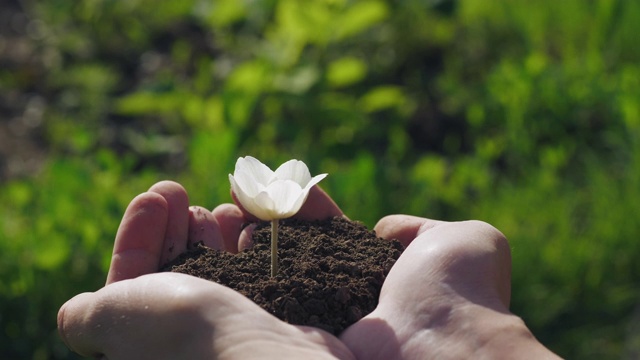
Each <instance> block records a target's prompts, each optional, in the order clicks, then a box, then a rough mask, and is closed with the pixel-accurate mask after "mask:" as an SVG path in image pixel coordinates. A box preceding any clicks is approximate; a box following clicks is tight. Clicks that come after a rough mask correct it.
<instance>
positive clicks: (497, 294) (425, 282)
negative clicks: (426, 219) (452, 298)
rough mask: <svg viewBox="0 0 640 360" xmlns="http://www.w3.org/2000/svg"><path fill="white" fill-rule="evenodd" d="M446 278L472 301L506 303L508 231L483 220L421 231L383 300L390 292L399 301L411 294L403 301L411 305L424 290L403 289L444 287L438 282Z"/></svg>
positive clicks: (392, 274)
mask: <svg viewBox="0 0 640 360" xmlns="http://www.w3.org/2000/svg"><path fill="white" fill-rule="evenodd" d="M427 224H428V223H427ZM423 227H424V226H423ZM442 283H447V286H448V288H449V289H451V290H454V291H455V293H456V294H457V295H459V296H460V297H463V298H465V299H466V300H468V301H472V302H478V303H479V302H483V301H488V302H491V301H493V300H499V302H500V303H501V305H503V306H507V307H508V304H509V298H510V290H511V288H510V284H511V254H510V249H509V244H508V242H507V240H506V238H505V237H504V235H503V234H502V233H501V232H500V231H498V230H497V229H495V228H494V227H493V226H491V225H489V224H487V223H484V222H481V221H462V222H450V223H447V222H440V223H439V224H436V226H432V227H431V228H429V229H427V230H424V231H422V232H421V233H419V234H418V236H417V237H416V238H415V239H414V240H413V241H412V242H411V244H410V245H409V246H407V248H406V249H405V251H404V252H403V254H402V255H401V256H400V258H399V259H398V261H397V262H396V264H395V265H394V267H393V268H392V269H391V272H390V273H389V275H388V277H387V279H386V280H385V283H384V285H383V288H382V292H381V296H380V301H381V302H382V300H383V297H384V296H386V294H390V295H389V296H391V297H395V300H399V299H400V297H401V296H407V298H406V299H403V300H402V301H403V302H406V303H407V304H414V303H420V301H418V300H419V297H421V296H424V294H420V293H419V291H414V292H409V291H406V289H405V290H402V289H404V287H405V286H409V284H416V285H417V284H421V285H422V286H424V288H425V289H437V290H440V289H439V288H438V286H437V284H442ZM385 288H386V289H385ZM414 296H417V297H418V298H415V299H414V298H413V297H414ZM414 300H415V301H414ZM486 305H487V306H489V305H490V304H486ZM492 305H494V306H496V307H499V306H498V305H496V304H492Z"/></svg>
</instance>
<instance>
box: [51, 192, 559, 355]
mask: <svg viewBox="0 0 640 360" xmlns="http://www.w3.org/2000/svg"><path fill="white" fill-rule="evenodd" d="M188 203H189V202H188V197H187V193H186V191H185V190H184V188H182V186H180V185H179V184H177V183H174V182H169V181H164V182H160V183H158V184H156V185H154V186H152V187H151V189H150V190H149V191H148V192H145V193H143V194H141V195H139V196H137V197H136V198H135V199H133V200H132V201H131V203H130V204H129V207H128V208H127V210H126V212H125V214H124V217H123V219H122V222H121V224H120V228H119V230H118V233H117V235H116V240H115V244H114V250H113V257H112V262H111V267H110V269H109V274H108V276H107V283H106V286H105V287H103V288H102V289H100V290H98V291H96V292H94V293H83V294H80V295H77V296H75V297H74V298H72V299H71V300H69V301H68V302H67V303H65V304H64V305H63V306H62V307H61V309H60V311H59V313H58V329H59V332H60V335H61V337H62V339H63V340H64V342H65V343H66V344H67V346H68V347H69V348H71V349H72V350H73V351H75V352H77V353H79V354H81V355H84V356H90V357H96V358H103V359H176V358H183V359H185V358H188V359H258V358H259V359H269V358H274V359H302V358H305V359H427V358H438V359H441V358H442V359H466V358H477V359H481V358H490V359H500V358H505V359H507V358H509V359H511V358H522V359H524V358H531V359H554V358H557V356H555V355H554V354H553V353H551V352H550V351H549V350H547V349H546V348H545V347H544V346H542V345H541V344H540V343H539V342H538V341H537V340H536V339H535V338H534V337H533V335H532V334H531V332H530V331H529V330H528V329H527V327H526V326H525V324H524V323H523V322H522V320H521V319H520V318H518V317H517V316H515V315H513V314H511V313H510V312H509V310H508V307H509V298H510V270H511V257H510V253H509V246H508V243H507V241H506V239H505V237H504V236H503V235H502V234H501V233H500V232H499V231H498V230H496V229H495V228H493V227H492V226H491V225H488V224H486V223H483V222H479V221H466V222H443V221H436V220H430V219H425V218H419V217H414V216H407V215H391V216H387V217H385V218H383V219H381V220H380V221H379V222H378V224H377V225H376V227H375V230H376V232H377V233H378V235H379V236H382V237H384V238H395V239H398V240H400V241H401V242H402V243H403V244H404V245H405V246H407V248H406V250H405V252H404V253H403V254H402V256H401V257H400V259H399V260H398V261H397V263H396V264H395V265H394V267H393V269H392V270H391V272H390V273H389V276H388V277H387V279H386V281H385V283H384V285H383V288H382V292H381V296H380V302H379V306H378V307H377V308H376V309H375V310H374V311H373V312H372V313H371V314H369V315H367V316H366V317H364V318H363V319H362V320H360V321H359V322H357V323H356V324H354V325H352V326H351V327H350V328H348V329H347V330H345V332H343V333H342V334H341V335H340V337H339V338H338V337H335V336H333V335H330V334H329V333H326V332H324V331H322V330H320V329H316V328H312V327H304V326H294V325H289V324H287V323H284V322H282V321H280V320H279V319H277V318H275V317H273V316H272V315H270V314H268V313H267V312H266V311H264V310H262V309H261V308H259V307H258V306H257V305H255V304H254V303H253V302H251V301H250V300H248V299H247V298H245V297H244V296H243V295H241V294H239V293H237V292H235V291H233V290H231V289H229V288H226V287H224V286H222V285H219V284H216V283H213V282H210V281H206V280H202V279H198V278H196V277H192V276H188V275H183V274H176V273H157V271H158V269H159V267H160V266H161V264H163V263H164V262H166V261H168V260H170V259H173V258H174V257H176V256H178V255H179V254H180V253H181V252H183V251H184V250H185V249H186V248H187V247H188V246H189V244H191V243H195V242H198V241H204V242H205V244H207V245H208V246H210V247H213V248H216V249H222V250H226V251H230V252H237V251H238V249H239V248H242V247H243V246H248V244H250V236H251V234H250V230H251V228H250V227H245V230H242V224H244V223H246V222H248V221H249V220H252V218H251V216H249V215H248V214H245V213H244V212H243V210H242V209H241V208H240V207H238V206H236V205H233V204H223V205H220V206H218V207H216V208H215V209H214V210H213V211H208V210H206V209H204V208H201V207H189V205H188ZM329 216H343V214H342V211H341V210H340V209H339V207H338V206H337V205H336V204H335V203H334V202H333V201H332V200H331V198H329V196H327V194H326V193H324V192H323V191H322V190H321V189H320V188H319V187H314V188H313V189H312V191H311V193H310V195H309V198H308V200H307V202H306V203H305V205H304V206H303V208H302V209H301V210H300V212H299V213H298V214H297V215H296V217H299V218H302V219H307V220H313V219H322V218H326V217H329ZM247 229H248V230H247ZM243 244H244V245H243Z"/></svg>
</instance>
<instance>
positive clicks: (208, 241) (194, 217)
mask: <svg viewBox="0 0 640 360" xmlns="http://www.w3.org/2000/svg"><path fill="white" fill-rule="evenodd" d="M199 242H202V244H203V245H204V246H207V247H210V248H212V249H216V250H224V241H223V239H222V233H221V232H220V225H218V222H217V221H216V219H215V217H214V216H213V214H212V213H211V211H209V210H207V209H205V208H202V207H200V206H192V207H190V208H189V240H188V243H187V246H188V247H190V248H191V247H193V246H195V245H196V244H197V243H199Z"/></svg>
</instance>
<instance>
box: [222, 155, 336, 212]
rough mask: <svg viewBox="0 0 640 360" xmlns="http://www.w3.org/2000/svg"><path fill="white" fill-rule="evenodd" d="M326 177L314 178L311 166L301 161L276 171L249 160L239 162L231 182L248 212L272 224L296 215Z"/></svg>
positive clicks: (230, 177)
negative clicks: (308, 166) (311, 192)
mask: <svg viewBox="0 0 640 360" xmlns="http://www.w3.org/2000/svg"><path fill="white" fill-rule="evenodd" d="M326 176H327V174H320V175H316V176H314V177H311V174H310V173H309V168H307V165H306V164H305V163H304V162H302V161H299V160H289V161H287V162H286V163H284V164H282V165H280V167H279V168H278V169H276V171H272V170H271V169H269V167H268V166H266V165H265V164H263V163H261V162H260V161H259V160H258V159H256V158H254V157H251V156H247V157H241V158H239V159H238V161H237V162H236V169H235V171H234V173H233V175H231V174H229V181H230V182H231V189H232V190H233V192H234V193H235V194H236V197H237V199H238V201H239V202H240V204H241V205H242V207H244V209H245V210H247V211H248V212H250V213H251V214H253V215H254V216H256V217H257V218H259V219H262V220H266V221H270V220H277V219H285V218H288V217H291V216H293V215H295V214H296V213H297V212H298V211H299V210H300V208H301V207H302V204H304V202H305V201H306V200H307V196H308V195H309V190H311V188H312V187H313V185H315V184H317V183H318V182H320V180H322V179H324V178H325V177H326Z"/></svg>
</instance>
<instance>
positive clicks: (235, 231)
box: [212, 204, 249, 254]
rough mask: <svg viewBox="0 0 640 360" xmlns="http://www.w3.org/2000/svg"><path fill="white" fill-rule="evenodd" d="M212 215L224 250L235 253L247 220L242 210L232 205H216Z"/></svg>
mask: <svg viewBox="0 0 640 360" xmlns="http://www.w3.org/2000/svg"><path fill="white" fill-rule="evenodd" d="M212 214H213V217H214V218H215V219H216V221H217V223H218V225H219V226H220V234H221V235H222V242H223V244H224V249H225V250H226V251H228V252H230V253H234V254H235V253H237V252H238V239H239V238H240V233H241V232H242V229H243V227H244V226H245V225H246V224H247V223H248V222H249V220H248V219H247V218H246V217H245V216H244V213H243V212H242V210H240V208H239V207H238V206H236V205H233V204H222V205H218V206H217V207H216V208H215V209H213V211H212Z"/></svg>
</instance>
